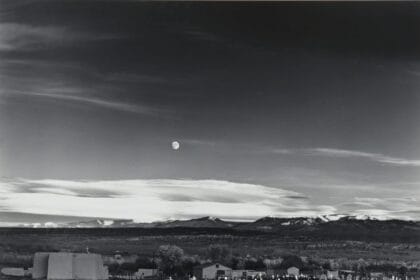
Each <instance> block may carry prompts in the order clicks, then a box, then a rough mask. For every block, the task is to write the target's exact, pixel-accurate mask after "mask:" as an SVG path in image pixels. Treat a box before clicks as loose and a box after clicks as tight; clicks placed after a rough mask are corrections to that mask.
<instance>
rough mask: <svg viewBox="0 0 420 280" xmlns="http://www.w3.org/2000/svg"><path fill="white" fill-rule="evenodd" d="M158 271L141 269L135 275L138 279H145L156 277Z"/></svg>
mask: <svg viewBox="0 0 420 280" xmlns="http://www.w3.org/2000/svg"><path fill="white" fill-rule="evenodd" d="M157 273H158V270H157V269H155V268H139V269H138V270H137V272H136V273H135V275H136V278H139V279H143V278H144V277H151V276H155V275H156V274H157Z"/></svg>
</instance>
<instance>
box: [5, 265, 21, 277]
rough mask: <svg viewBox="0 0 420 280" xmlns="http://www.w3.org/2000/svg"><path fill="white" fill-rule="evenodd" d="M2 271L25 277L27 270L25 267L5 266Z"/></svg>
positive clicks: (6, 273)
mask: <svg viewBox="0 0 420 280" xmlns="http://www.w3.org/2000/svg"><path fill="white" fill-rule="evenodd" d="M1 273H2V274H3V275H6V276H14V277H24V276H26V274H27V272H26V270H25V269H23V267H3V268H2V269H1Z"/></svg>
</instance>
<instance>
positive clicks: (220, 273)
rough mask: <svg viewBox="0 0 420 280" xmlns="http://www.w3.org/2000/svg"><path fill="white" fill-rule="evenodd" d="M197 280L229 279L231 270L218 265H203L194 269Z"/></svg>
mask: <svg viewBox="0 0 420 280" xmlns="http://www.w3.org/2000/svg"><path fill="white" fill-rule="evenodd" d="M194 276H196V277H197V279H205V280H213V279H220V278H223V277H227V278H231V277H232V269H231V268H230V267H227V266H224V265H221V264H219V263H214V264H203V265H200V266H196V267H195V268H194Z"/></svg>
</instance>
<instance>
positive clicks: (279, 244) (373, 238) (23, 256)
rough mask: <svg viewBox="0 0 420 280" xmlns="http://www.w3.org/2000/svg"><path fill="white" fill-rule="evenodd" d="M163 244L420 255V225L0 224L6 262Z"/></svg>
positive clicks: (201, 251)
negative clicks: (60, 253)
mask: <svg viewBox="0 0 420 280" xmlns="http://www.w3.org/2000/svg"><path fill="white" fill-rule="evenodd" d="M162 244H172V245H177V246H179V247H181V248H182V249H183V250H184V252H185V253H187V254H189V255H199V256H200V255H205V254H206V250H207V248H208V246H209V245H211V244H221V245H226V246H229V248H231V251H232V254H237V255H247V254H249V255H253V256H267V257H276V256H282V255H285V254H294V255H299V256H310V257H311V258H319V259H340V258H344V259H376V260H384V261H397V262H401V261H408V262H412V261H416V260H419V259H420V224H419V223H418V222H409V221H399V220H390V221H378V220H371V219H367V220H358V219H351V218H341V219H339V220H336V221H322V220H317V219H303V218H296V219H288V220H286V219H280V218H268V217H267V218H262V219H260V220H257V221H255V222H253V223H228V222H224V221H222V220H218V219H210V218H201V219H194V220H189V221H172V222H166V223H159V224H153V225H150V224H149V225H145V224H143V225H141V226H140V225H138V226H133V224H126V225H120V226H119V227H101V228H97V227H96V228H86V227H85V228H65V227H63V228H0V253H2V256H3V257H2V259H1V260H0V262H1V263H2V264H3V265H5V264H13V263H16V262H18V263H25V262H26V263H28V265H30V262H31V256H32V255H33V253H35V252H37V251H62V250H65V251H79V252H83V251H86V248H89V251H90V252H97V253H101V254H103V255H112V254H114V253H115V252H116V251H120V252H125V253H127V254H136V255H139V256H149V257H150V256H152V255H153V253H154V252H155V251H156V249H157V248H158V247H159V246H160V245H162Z"/></svg>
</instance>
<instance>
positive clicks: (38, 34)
mask: <svg viewBox="0 0 420 280" xmlns="http://www.w3.org/2000/svg"><path fill="white" fill-rule="evenodd" d="M92 35H93V34H89V33H87V32H85V31H79V30H73V29H69V28H67V27H63V26H55V25H54V26H45V25H29V24H22V23H15V22H2V23H0V51H33V50H37V49H45V48H51V47H61V46H69V45H70V44H74V43H77V42H81V41H92V40H103V39H112V38H114V37H115V36H114V35H111V34H95V36H92Z"/></svg>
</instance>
